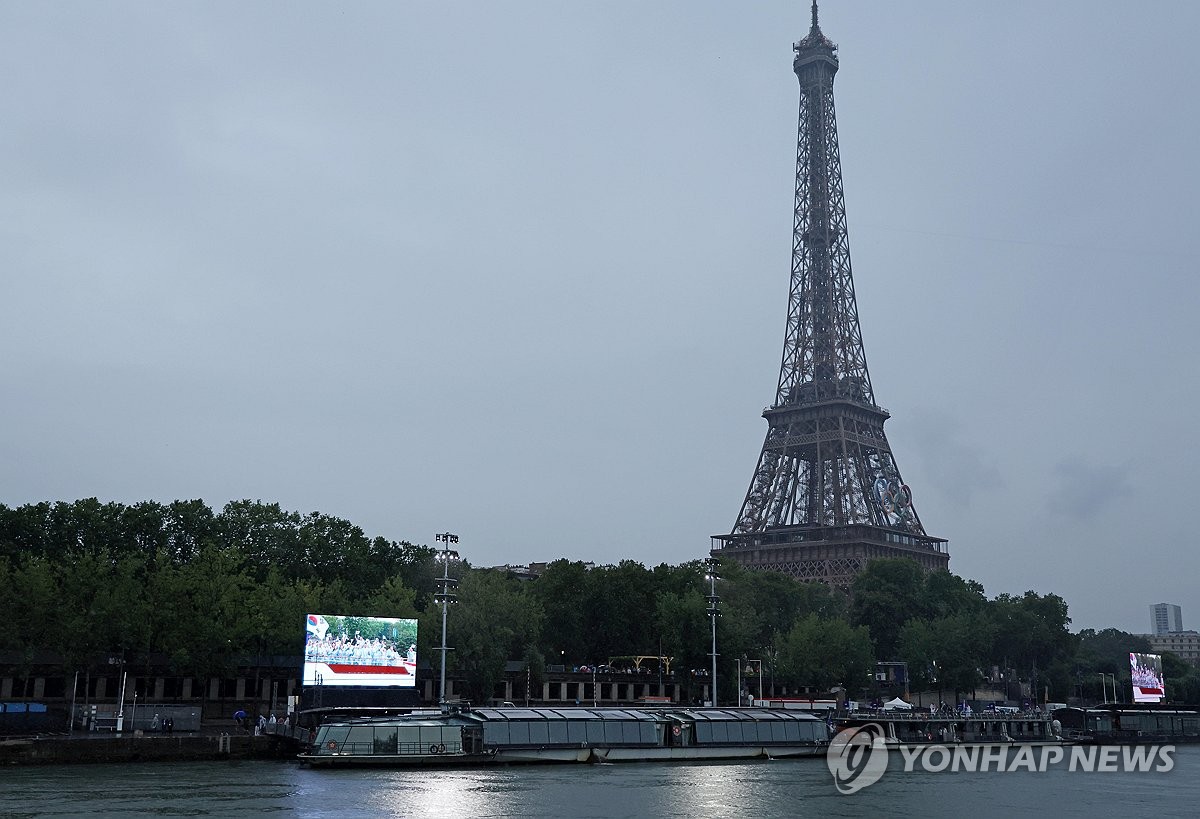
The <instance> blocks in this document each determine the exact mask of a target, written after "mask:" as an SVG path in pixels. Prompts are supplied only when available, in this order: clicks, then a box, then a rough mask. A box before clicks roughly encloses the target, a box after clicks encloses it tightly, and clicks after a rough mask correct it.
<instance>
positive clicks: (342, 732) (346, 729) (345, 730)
mask: <svg viewBox="0 0 1200 819" xmlns="http://www.w3.org/2000/svg"><path fill="white" fill-rule="evenodd" d="M349 733H350V726H348V725H329V726H326V727H324V728H322V729H321V736H319V737H317V744H318V745H320V746H321V747H322V748H324V747H325V745H326V744H327V743H330V742H336V743H337V744H338V745H341V744H342V743H344V742H345V741H346V737H347V736H348V735H349Z"/></svg>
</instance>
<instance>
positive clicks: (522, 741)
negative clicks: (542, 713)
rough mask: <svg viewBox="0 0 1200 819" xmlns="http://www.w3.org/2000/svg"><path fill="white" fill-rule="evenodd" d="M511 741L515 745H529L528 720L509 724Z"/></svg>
mask: <svg viewBox="0 0 1200 819" xmlns="http://www.w3.org/2000/svg"><path fill="white" fill-rule="evenodd" d="M508 737H509V741H510V742H512V744H513V745H528V744H529V723H528V722H520V721H518V722H511V723H509V725H508Z"/></svg>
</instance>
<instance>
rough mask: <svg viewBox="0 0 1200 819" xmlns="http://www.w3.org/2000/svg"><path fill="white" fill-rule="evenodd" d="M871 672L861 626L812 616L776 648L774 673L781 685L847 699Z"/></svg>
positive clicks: (872, 665)
mask: <svg viewBox="0 0 1200 819" xmlns="http://www.w3.org/2000/svg"><path fill="white" fill-rule="evenodd" d="M874 668H875V660H874V658H873V656H872V654H871V638H870V635H869V634H868V632H867V629H866V628H865V627H864V626H858V627H852V626H850V625H849V624H848V623H847V622H846V621H845V620H837V619H825V618H821V617H818V616H817V615H815V614H809V615H807V616H805V617H803V618H801V619H800V620H799V621H798V622H797V623H796V624H795V625H794V626H792V628H791V630H789V631H788V632H787V634H785V635H783V637H782V638H781V640H780V644H779V660H778V673H779V677H780V678H781V679H782V680H784V681H785V682H789V683H791V684H793V685H803V686H808V687H811V688H816V689H817V690H818V691H829V690H831V689H832V688H833V687H834V686H840V687H842V688H844V689H845V690H846V693H847V696H853V695H855V694H857V693H858V692H859V691H861V690H862V689H863V688H864V687H865V686H866V685H867V683H868V682H869V679H870V677H871V674H872V672H873V671H874Z"/></svg>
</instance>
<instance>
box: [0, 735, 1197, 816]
mask: <svg viewBox="0 0 1200 819" xmlns="http://www.w3.org/2000/svg"><path fill="white" fill-rule="evenodd" d="M898 762H899V760H897V759H895V758H893V759H892V760H891V763H892V764H890V765H889V768H888V771H887V773H886V774H884V776H883V778H882V779H881V780H880V781H879V782H877V783H876V784H874V785H871V786H870V787H868V788H865V789H863V790H861V791H859V792H858V793H855V794H852V795H850V796H842V795H840V794H839V793H838V792H837V791H836V789H835V788H834V786H833V781H832V778H831V776H830V773H829V770H828V768H827V767H826V765H825V761H824V760H823V759H807V760H777V761H762V762H757V761H756V762H740V763H735V764H723V763H722V764H717V763H708V764H690V765H689V764H679V763H675V764H670V763H659V764H624V765H568V766H555V767H510V768H497V769H488V770H476V771H449V770H446V771H419V770H347V771H325V770H311V769H307V768H301V767H299V766H297V765H294V764H291V763H276V762H220V763H217V762H212V763H194V764H154V763H145V764H137V765H86V766H85V765H77V766H60V767H41V768H8V769H0V816H4V817H23V816H30V817H34V816H37V817H41V816H248V815H260V814H269V813H277V814H280V815H283V816H300V817H359V816H416V817H424V816H452V817H453V816H464V817H509V816H514V817H555V819H557V818H558V817H610V816H611V817H647V816H696V817H713V816H755V817H773V816H788V817H791V816H796V817H807V816H812V817H825V816H883V815H900V816H917V817H922V818H923V819H924V817H954V819H958V817H963V816H967V817H991V816H1012V817H1023V816H1032V815H1043V816H1050V817H1059V816H1111V815H1115V814H1117V813H1121V814H1122V815H1129V816H1134V815H1136V816H1153V817H1156V818H1157V817H1168V816H1177V817H1195V816H1200V747H1197V746H1192V747H1181V748H1180V749H1179V751H1178V752H1177V753H1176V755H1175V768H1174V770H1172V771H1170V772H1168V773H1099V772H1094V773H1085V772H1079V771H1076V772H1070V771H1067V770H1066V769H1065V768H1061V769H1052V770H1051V771H1049V772H1046V773H1030V772H1027V771H1022V772H1019V773H1012V774H997V773H994V772H992V773H949V772H945V773H927V772H921V771H914V772H911V773H905V772H904V771H903V770H902V769H901V766H900V765H899V764H898Z"/></svg>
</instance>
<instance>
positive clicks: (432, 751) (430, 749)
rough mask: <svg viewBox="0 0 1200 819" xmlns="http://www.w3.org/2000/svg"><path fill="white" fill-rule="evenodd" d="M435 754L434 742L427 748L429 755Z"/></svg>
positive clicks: (436, 750) (435, 746)
mask: <svg viewBox="0 0 1200 819" xmlns="http://www.w3.org/2000/svg"><path fill="white" fill-rule="evenodd" d="M437 752H438V749H437V743H436V742H435V743H434V744H433V745H430V746H429V753H431V754H436V753H437Z"/></svg>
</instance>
